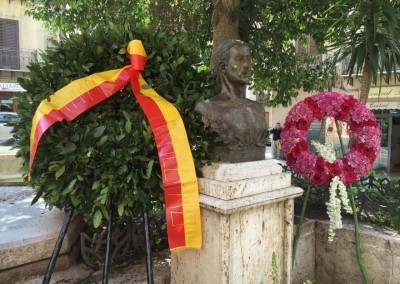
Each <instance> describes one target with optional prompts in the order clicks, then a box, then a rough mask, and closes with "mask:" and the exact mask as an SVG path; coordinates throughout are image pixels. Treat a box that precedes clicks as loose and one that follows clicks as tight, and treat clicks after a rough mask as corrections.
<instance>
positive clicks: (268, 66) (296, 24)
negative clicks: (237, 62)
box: [241, 0, 335, 106]
mask: <svg viewBox="0 0 400 284" xmlns="http://www.w3.org/2000/svg"><path fill="white" fill-rule="evenodd" d="M330 2H331V1H329V0H323V1H317V0H312V1H296V0H285V1H259V0H247V1H243V3H247V6H248V7H247V8H244V9H247V10H248V12H247V14H248V19H247V20H246V21H244V22H243V23H241V26H242V25H248V26H249V27H248V28H246V30H248V33H247V35H246V34H241V38H242V39H244V40H245V41H248V42H249V44H250V46H251V50H252V55H253V58H254V62H253V63H254V91H255V93H256V94H262V93H263V92H265V91H266V90H273V91H274V95H273V97H267V98H266V99H267V100H266V101H265V103H266V104H268V105H272V106H276V105H279V104H282V105H283V106H287V105H289V104H290V103H291V101H292V99H293V98H295V97H297V95H298V91H299V90H300V89H302V88H303V89H304V90H305V91H308V92H311V91H317V90H322V89H327V88H328V87H329V84H331V83H332V80H333V79H334V78H333V74H334V73H335V66H334V62H332V61H331V60H328V61H326V62H321V60H320V58H319V56H316V55H312V54H304V53H303V54H301V53H296V50H295V47H294V44H293V43H294V40H304V39H305V38H306V36H308V35H311V36H312V37H313V38H314V39H315V41H316V43H317V46H318V47H319V49H320V50H321V51H323V49H322V47H323V38H324V37H323V35H324V33H323V32H324V31H325V29H326V28H327V26H328V22H326V21H325V20H324V19H323V18H322V17H323V12H324V11H325V10H326V9H328V7H329V5H330ZM243 5H244V4H243Z"/></svg>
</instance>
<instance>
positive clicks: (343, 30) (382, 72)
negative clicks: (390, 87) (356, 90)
mask: <svg viewBox="0 0 400 284" xmlns="http://www.w3.org/2000/svg"><path fill="white" fill-rule="evenodd" d="M335 10H336V11H341V12H342V13H341V15H340V16H339V17H337V18H333V19H332V21H333V23H332V25H331V26H330V27H329V29H328V31H327V34H326V40H327V41H328V42H329V43H330V45H329V48H331V49H338V51H337V56H338V60H339V61H340V60H344V59H346V58H348V59H349V65H348V68H347V70H346V72H347V74H348V75H349V76H350V77H352V76H354V75H357V74H361V73H363V74H362V75H363V76H365V77H366V78H365V80H363V81H365V82H366V84H367V85H366V86H365V88H364V89H365V91H364V90H362V92H363V93H362V94H360V96H361V97H362V98H363V99H364V100H365V101H366V99H367V96H368V91H367V90H369V85H370V84H369V82H370V79H371V78H372V80H373V81H374V82H377V79H378V77H379V78H380V81H382V78H383V76H389V78H390V76H391V74H392V73H394V74H396V71H397V69H398V66H399V65H400V38H399V33H400V26H399V22H398V18H399V17H400V3H399V1H392V0H342V1H338V2H337V3H336V4H335V5H333V6H332V8H331V9H330V10H329V12H328V14H331V13H332V11H335ZM367 79H368V80H367Z"/></svg>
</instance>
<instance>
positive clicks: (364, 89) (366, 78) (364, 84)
mask: <svg viewBox="0 0 400 284" xmlns="http://www.w3.org/2000/svg"><path fill="white" fill-rule="evenodd" d="M370 87H371V61H370V59H369V57H366V58H365V60H364V66H363V71H362V75H361V88H360V101H362V102H363V103H364V104H366V103H367V100H368V93H369V89H370Z"/></svg>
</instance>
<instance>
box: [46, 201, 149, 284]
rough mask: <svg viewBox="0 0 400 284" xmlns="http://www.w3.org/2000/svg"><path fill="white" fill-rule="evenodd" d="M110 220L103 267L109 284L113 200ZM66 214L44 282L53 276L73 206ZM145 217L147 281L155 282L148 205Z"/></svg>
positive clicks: (104, 278) (67, 209)
mask: <svg viewBox="0 0 400 284" xmlns="http://www.w3.org/2000/svg"><path fill="white" fill-rule="evenodd" d="M109 210H110V211H109V217H110V218H109V220H108V226H107V230H108V231H107V243H106V254H105V258H104V268H103V284H108V266H109V263H110V256H111V239H112V220H113V217H114V210H115V208H114V204H113V202H111V204H110V208H109ZM65 212H66V216H65V219H64V223H63V225H62V227H61V230H60V234H59V235H58V238H57V241H56V244H55V245H54V250H53V253H52V255H51V258H50V262H49V265H48V267H47V271H46V274H45V276H44V278H43V282H42V283H43V284H49V283H50V279H51V276H52V274H53V271H54V267H55V265H56V262H57V258H58V255H59V253H60V250H61V246H62V244H63V241H64V237H65V235H66V234H67V230H68V227H69V224H70V223H71V219H72V216H73V213H74V209H73V208H71V207H68V208H65ZM143 219H144V230H145V239H146V271H147V283H148V284H153V283H154V280H153V261H152V255H151V244H150V226H149V214H148V209H147V206H145V208H144V211H143Z"/></svg>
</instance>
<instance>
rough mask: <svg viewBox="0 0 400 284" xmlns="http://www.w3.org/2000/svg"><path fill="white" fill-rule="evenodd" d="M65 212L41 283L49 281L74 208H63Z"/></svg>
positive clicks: (47, 283) (45, 283)
mask: <svg viewBox="0 0 400 284" xmlns="http://www.w3.org/2000/svg"><path fill="white" fill-rule="evenodd" d="M65 212H66V216H65V219H64V223H63V225H62V227H61V230H60V234H59V235H58V239H57V241H56V244H55V245H54V250H53V254H52V255H51V258H50V262H49V265H48V267H47V271H46V274H45V276H44V278H43V282H42V283H43V284H49V283H50V279H51V275H52V274H53V270H54V267H55V265H56V262H57V257H58V254H59V253H60V250H61V246H62V243H63V241H64V237H65V235H66V234H67V230H68V227H69V223H70V222H71V219H72V215H73V213H74V209H73V208H71V207H68V208H65Z"/></svg>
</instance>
